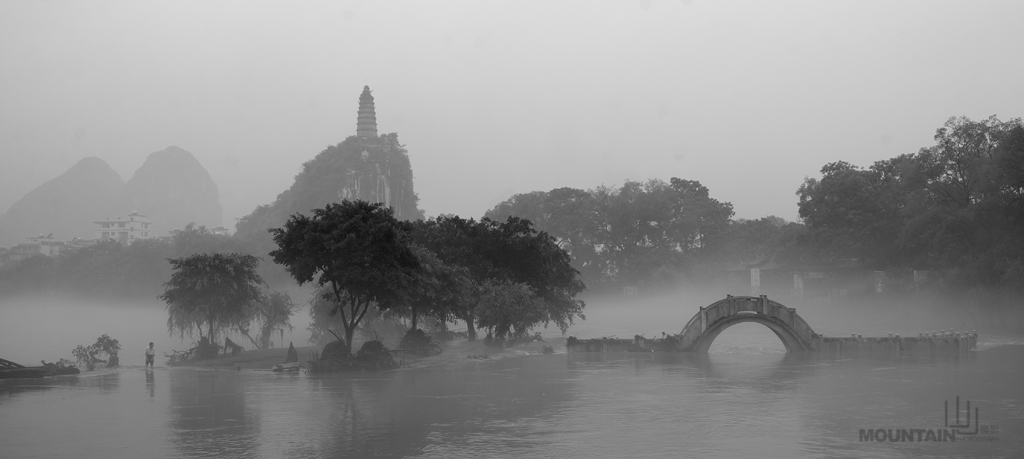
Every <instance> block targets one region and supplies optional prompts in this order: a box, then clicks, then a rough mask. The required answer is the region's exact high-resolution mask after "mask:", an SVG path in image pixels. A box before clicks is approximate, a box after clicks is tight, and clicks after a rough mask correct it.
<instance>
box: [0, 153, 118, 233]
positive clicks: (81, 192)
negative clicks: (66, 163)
mask: <svg viewBox="0 0 1024 459" xmlns="http://www.w3.org/2000/svg"><path fill="white" fill-rule="evenodd" d="M124 187H125V183H124V180H123V179H122V178H121V176H120V175H118V174H117V172H114V170H113V169H111V168H110V165H108V164H107V163H106V161H103V160H102V159H100V158H96V157H89V158H84V159H82V160H81V161H79V162H78V163H76V164H75V165H74V166H72V167H71V168H70V169H68V170H67V172H64V173H63V174H61V175H60V176H59V177H57V178H54V179H53V180H50V181H48V182H46V183H44V184H42V185H39V186H38V187H36V188H35V189H34V190H32V191H30V192H29V193H28V194H26V195H25V196H23V197H22V198H21V199H19V200H18V201H16V202H15V203H14V204H13V205H12V206H11V208H10V209H8V210H7V212H5V213H4V214H3V215H0V246H6V247H10V246H12V245H14V244H17V243H21V242H27V241H26V240H25V238H27V237H29V236H35V235H38V234H49V233H53V236H54V237H55V238H57V239H61V240H69V239H72V238H75V237H80V238H91V237H93V234H94V233H93V226H92V222H93V221H96V220H98V219H99V217H102V216H105V215H112V214H114V213H116V212H117V211H118V209H119V208H120V202H119V199H120V196H121V192H122V191H123V190H124Z"/></svg>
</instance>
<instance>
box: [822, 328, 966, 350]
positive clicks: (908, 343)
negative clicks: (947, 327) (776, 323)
mask: <svg viewBox="0 0 1024 459" xmlns="http://www.w3.org/2000/svg"><path fill="white" fill-rule="evenodd" d="M977 347H978V334H977V333H976V332H963V333H955V332H943V333H921V334H919V335H918V336H910V337H901V336H900V335H889V336H888V337H882V338H864V337H861V336H860V335H857V336H851V337H849V338H830V337H824V336H818V337H816V338H815V340H814V349H815V350H816V351H818V352H826V353H834V354H849V353H909V354H931V353H935V354H956V353H960V352H967V351H969V350H972V349H976V348H977Z"/></svg>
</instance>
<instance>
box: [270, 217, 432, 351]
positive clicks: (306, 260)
mask: <svg viewBox="0 0 1024 459" xmlns="http://www.w3.org/2000/svg"><path fill="white" fill-rule="evenodd" d="M269 231H270V232H271V234H273V238H274V242H275V243H276V244H277V246H278V249H277V250H274V251H273V252H271V253H270V255H271V256H272V257H273V258H274V261H275V262H276V263H279V264H281V265H283V266H284V267H285V269H287V270H288V273H290V274H291V275H292V277H294V278H295V280H296V281H298V282H299V284H300V285H301V284H305V283H307V282H314V281H315V282H316V283H317V285H319V286H321V287H327V288H328V292H327V294H328V295H330V300H331V301H333V302H334V304H335V309H334V312H335V313H336V314H340V315H341V317H342V326H343V328H344V330H345V344H346V345H347V346H348V349H349V350H350V352H351V349H352V338H353V336H354V333H355V330H356V327H357V326H358V325H359V323H360V321H362V319H363V317H364V316H365V315H366V312H367V311H368V310H369V308H370V305H371V303H373V304H375V305H376V307H377V308H378V309H379V310H381V311H385V310H387V309H389V308H392V307H397V306H399V305H401V304H402V302H403V300H404V299H405V297H404V295H405V291H406V289H408V288H409V286H410V285H411V283H412V282H413V276H414V275H415V273H416V271H417V270H418V269H419V268H420V263H419V260H418V258H417V257H416V254H415V253H414V252H413V249H412V247H411V245H410V238H409V232H410V231H411V227H410V225H409V224H408V223H404V222H400V221H398V220H397V219H395V217H394V214H393V212H392V210H391V208H388V207H384V206H383V205H381V204H379V203H372V204H371V203H369V202H366V201H348V200H345V201H342V202H341V203H332V204H328V205H327V206H325V207H323V208H319V209H315V210H313V215H312V216H305V215H302V214H295V215H292V216H291V218H289V219H288V221H287V222H285V224H284V227H283V228H273V229H270V230H269Z"/></svg>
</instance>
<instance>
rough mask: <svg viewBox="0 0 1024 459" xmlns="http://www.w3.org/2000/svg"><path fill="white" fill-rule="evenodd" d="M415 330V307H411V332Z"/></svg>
mask: <svg viewBox="0 0 1024 459" xmlns="http://www.w3.org/2000/svg"><path fill="white" fill-rule="evenodd" d="M415 329H416V306H412V328H411V330H415Z"/></svg>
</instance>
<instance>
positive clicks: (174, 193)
mask: <svg viewBox="0 0 1024 459" xmlns="http://www.w3.org/2000/svg"><path fill="white" fill-rule="evenodd" d="M121 203H122V204H121V207H122V208H124V209H125V210H126V211H127V212H132V211H134V212H139V213H141V214H143V215H146V216H148V217H149V218H150V219H151V220H152V222H153V226H154V229H155V232H156V234H158V235H167V234H168V232H169V231H171V230H173V229H175V228H179V229H182V228H185V226H186V225H188V224H189V223H193V222H194V223H195V224H196V225H205V226H206V227H208V228H213V227H215V226H220V225H221V219H222V217H223V215H222V214H223V208H222V207H221V204H220V194H219V193H218V191H217V184H216V183H213V179H212V178H210V174H209V173H208V172H207V171H206V169H205V168H203V166H202V164H199V161H198V160H197V159H196V158H195V156H192V153H189V152H187V151H185V150H182V149H181V148H178V147H173V146H172V147H168V148H167V149H165V150H163V151H158V152H156V153H153V154H150V155H149V157H148V158H146V162H145V163H143V164H142V167H140V168H139V170H137V171H135V175H133V176H132V178H131V179H130V180H128V182H127V183H125V186H124V192H123V193H122V196H121Z"/></svg>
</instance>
